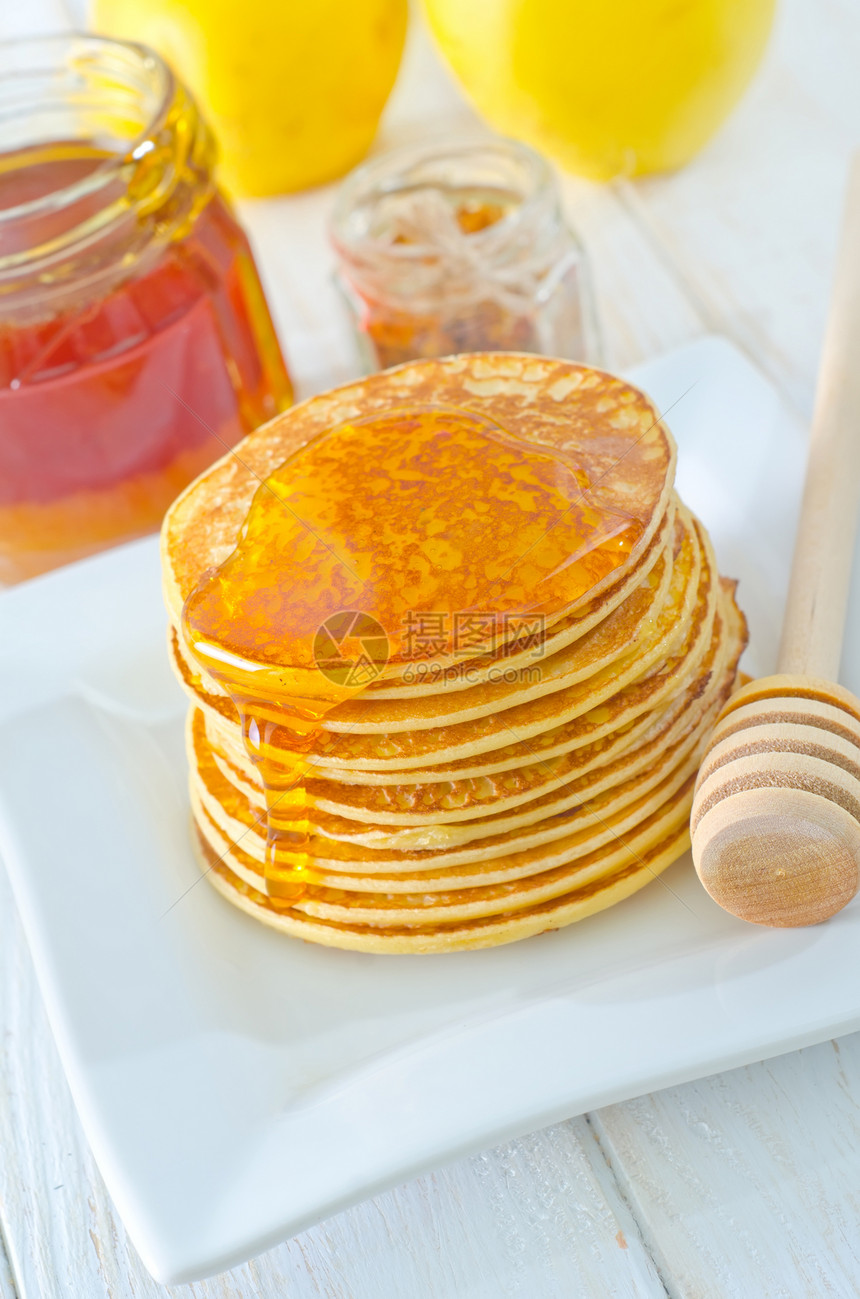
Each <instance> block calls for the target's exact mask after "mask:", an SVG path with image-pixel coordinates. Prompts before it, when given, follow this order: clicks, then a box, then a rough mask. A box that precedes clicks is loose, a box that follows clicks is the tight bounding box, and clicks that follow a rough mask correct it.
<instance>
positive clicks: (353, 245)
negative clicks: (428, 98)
mask: <svg viewBox="0 0 860 1299" xmlns="http://www.w3.org/2000/svg"><path fill="white" fill-rule="evenodd" d="M481 156H483V157H484V158H493V157H495V158H497V159H499V160H500V161H511V160H513V161H514V162H515V163H516V164H518V165H519V166H520V167H521V168H522V169H523V173H524V177H525V183H524V185H523V191H524V192H523V197H522V200H521V201H520V202H518V203H517V204H516V205H515V206H513V207H512V208H511V209H510V211H508V212H506V213H505V215H504V216H503V217H502V218H501V219H500V220H499V221H496V222H494V223H493V224H492V225H488V226H486V227H485V228H484V229H483V230H479V231H475V232H474V233H472V234H470V235H469V239H470V241H471V240H474V241H475V243H476V244H477V245H480V244H485V245H489V244H499V243H504V242H506V241H507V240H508V239H509V238H510V237H513V236H514V235H515V234H516V233H517V232H519V230H520V229H521V228H522V226H523V225H527V224H528V223H529V222H530V221H531V219H532V216H533V215H534V214H535V213H537V212H539V211H540V210H541V209H542V208H543V207H544V206H545V205H546V203H547V201H548V200H555V198H556V186H555V178H554V174H553V170H552V167H551V166H550V164H549V162H548V161H547V159H546V158H544V157H543V155H542V154H540V153H538V152H537V151H536V150H535V149H532V148H531V147H530V146H529V145H527V144H523V143H522V141H520V140H513V139H510V138H509V137H506V136H490V137H483V136H481V137H478V136H476V137H475V138H473V139H468V140H463V141H460V142H458V143H456V144H452V143H451V142H450V140H446V139H444V138H438V137H437V138H432V137H431V138H429V139H426V140H423V141H418V142H416V143H411V144H403V145H399V146H397V147H396V148H393V149H388V150H386V151H385V152H384V153H380V154H378V155H376V156H375V157H372V158H370V159H368V161H367V162H364V163H362V164H361V165H360V166H358V167H356V168H355V170H354V171H352V172H351V173H350V174H349V176H347V178H346V179H345V180H344V181H343V182H342V183H341V186H340V190H339V191H338V195H337V199H336V201H335V206H334V211H333V213H332V216H331V220H330V223H329V235H330V238H331V241H332V243H333V244H334V246H335V248H336V249H337V250H338V252H340V253H341V254H342V255H345V256H349V255H350V254H352V253H356V252H358V251H359V250H360V249H361V248H367V247H368V245H371V246H373V247H374V249H376V250H378V251H380V252H381V251H383V250H384V251H385V253H386V254H387V255H388V256H390V257H391V258H392V260H394V261H398V262H402V263H409V262H412V261H420V260H421V259H422V258H423V257H425V256H426V253H427V248H426V247H425V246H424V245H423V244H418V243H415V244H406V243H402V244H392V243H388V242H386V241H384V240H381V239H377V238H374V237H373V236H372V235H369V234H368V233H366V232H359V231H358V230H356V229H354V228H351V218H352V217H353V214H354V212H355V211H356V209H357V208H358V206H359V205H361V204H365V205H368V204H370V203H372V202H373V201H374V200H377V201H378V200H381V199H384V198H385V197H387V196H389V195H391V194H392V193H395V192H396V188H397V186H396V181H397V179H398V177H404V176H405V175H406V173H407V172H408V171H409V170H410V168H416V167H419V166H422V165H426V164H432V163H434V162H438V163H444V162H450V161H460V160H465V159H469V158H470V157H481Z"/></svg>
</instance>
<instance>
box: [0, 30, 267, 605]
mask: <svg viewBox="0 0 860 1299" xmlns="http://www.w3.org/2000/svg"><path fill="white" fill-rule="evenodd" d="M213 163H214V149H213V144H212V138H211V136H210V134H209V131H208V130H207V128H206V125H205V123H204V122H203V121H202V119H201V117H200V115H199V113H198V111H197V108H196V106H195V104H194V102H193V100H192V99H191V97H190V96H189V95H188V93H187V92H186V91H185V89H184V88H183V87H182V86H181V85H180V84H179V83H178V82H177V81H176V80H175V78H174V76H173V74H172V73H171V72H170V70H169V69H168V67H167V66H166V64H165V63H164V62H163V61H162V60H161V59H160V58H159V57H158V56H157V55H156V54H154V53H153V52H152V51H150V50H148V49H145V48H144V47H143V46H139V45H132V44H123V43H120V42H116V41H107V40H102V39H100V38H96V37H91V36H62V37H49V38H46V39H34V40H24V41H11V42H8V43H5V44H2V45H0V581H6V582H9V581H16V580H19V579H21V578H24V577H29V576H32V575H33V574H35V573H39V572H42V571H44V570H45V569H48V568H53V567H55V566H56V565H58V564H63V563H67V562H69V561H70V560H73V559H77V558H80V557H81V556H83V555H87V554H90V553H92V552H94V551H96V550H100V549H102V548H104V547H105V546H110V545H113V544H115V543H116V542H119V541H125V540H128V539H130V538H132V537H137V536H141V535H143V534H145V533H147V532H150V531H152V530H154V529H155V528H157V527H158V525H159V523H160V521H161V517H162V515H163V513H164V510H165V509H166V507H167V506H168V504H169V503H170V501H171V500H172V499H173V497H174V496H175V495H176V494H177V492H179V491H180V490H181V489H182V488H183V487H184V486H185V485H186V483H188V482H190V480H191V479H192V478H194V477H196V475H197V474H198V473H200V471H201V470H202V469H204V468H205V467H206V466H207V465H208V464H210V463H211V462H212V461H213V460H215V459H217V457H218V456H220V455H223V453H224V451H225V450H227V449H228V448H229V447H231V446H232V445H233V444H234V443H235V442H236V441H238V439H239V438H241V437H243V436H244V435H245V434H246V433H248V432H249V431H250V430H251V429H252V428H254V427H255V426H256V425H257V424H259V423H261V422H262V421H263V420H265V419H268V418H270V417H271V416H272V415H274V414H276V413H277V412H278V411H279V410H281V409H283V408H284V407H285V406H287V405H289V403H290V401H291V399H292V393H291V388H290V382H289V378H288V376H287V371H286V369H285V366H284V362H283V358H282V356H281V352H280V348H279V346H278V342H277V339H276V337H275V333H274V329H273V327H272V322H271V318H270V316H269V312H268V309H267V306H266V302H265V298H264V296H263V291H262V288H261V286H260V281H259V277H258V275H257V270H256V267H255V266H254V261H253V258H252V255H251V251H250V248H249V246H248V242H247V239H246V238H245V235H244V234H243V232H242V230H241V228H240V227H239V225H238V224H237V222H236V219H235V217H234V216H233V214H232V212H231V210H230V207H229V205H228V204H227V202H226V201H225V199H224V198H223V196H222V195H221V194H220V193H219V191H218V189H217V187H216V186H215V183H214V180H213Z"/></svg>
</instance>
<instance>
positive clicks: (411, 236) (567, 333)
mask: <svg viewBox="0 0 860 1299" xmlns="http://www.w3.org/2000/svg"><path fill="white" fill-rule="evenodd" d="M331 239H332V243H333V245H334V248H335V251H336V252H337V254H338V258H339V263H340V266H339V274H338V276H337V280H338V284H339V287H340V289H341V291H342V293H343V296H344V298H345V301H346V304H347V308H348V311H349V314H350V316H351V319H352V322H353V325H354V327H355V330H356V334H357V338H358V342H359V347H360V350H361V354H362V360H363V363H364V365H365V367H366V369H367V370H377V369H385V368H386V367H387V366H390V365H397V364H399V363H400V362H401V361H408V360H411V359H412V358H414V357H428V356H446V355H449V354H451V353H455V352H479V351H514V352H540V353H543V354H545V355H549V356H559V357H565V358H567V359H571V360H577V361H586V362H589V363H591V364H594V363H598V362H599V360H600V347H599V340H598V333H597V325H596V318H595V312H594V305H593V298H592V293H591V286H590V281H589V277H588V269H587V265H586V261H585V256H584V253H583V250H582V247H581V245H580V243H579V241H578V239H577V238H576V237H575V235H574V234H573V232H572V231H571V229H570V228H569V226H568V225H567V224H566V222H565V220H564V217H563V214H562V210H561V202H560V197H559V193H558V188H557V186H556V183H555V179H554V176H553V173H552V171H551V169H550V167H549V165H548V163H547V162H546V161H545V160H544V159H543V158H542V157H541V156H540V154H538V153H535V152H534V150H533V149H530V148H528V147H527V146H526V145H523V144H517V143H515V142H514V141H513V140H496V141H485V142H482V143H476V144H462V145H455V146H453V147H452V146H450V145H445V146H442V145H439V144H422V145H415V146H406V147H405V148H400V149H395V150H392V151H391V152H390V153H386V154H383V155H382V156H381V157H379V158H375V159H373V160H372V161H371V162H369V163H366V164H365V165H364V166H362V167H359V168H358V169H357V170H356V171H354V172H353V173H352V175H351V176H349V177H348V178H347V180H346V181H345V182H344V184H343V185H342V186H341V190H340V193H339V196H338V200H337V203H336V207H335V212H334V216H333V221H332V227H331Z"/></svg>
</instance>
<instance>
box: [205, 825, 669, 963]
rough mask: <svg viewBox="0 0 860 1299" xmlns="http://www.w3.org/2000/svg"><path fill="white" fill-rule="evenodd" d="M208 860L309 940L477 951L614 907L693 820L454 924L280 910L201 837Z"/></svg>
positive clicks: (383, 950) (223, 883)
mask: <svg viewBox="0 0 860 1299" xmlns="http://www.w3.org/2000/svg"><path fill="white" fill-rule="evenodd" d="M196 843H197V846H198V852H199V857H200V863H201V867H202V868H203V870H204V871H205V872H206V878H207V879H209V880H210V882H211V883H212V885H213V887H214V888H216V889H217V890H218V892H220V893H222V894H223V895H224V897H225V898H226V899H227V901H229V902H232V903H233V905H234V906H237V907H239V908H240V910H242V911H245V912H247V913H248V914H249V915H251V916H254V917H255V918H256V919H257V920H261V921H262V922H263V923H264V924H267V925H270V926H271V927H272V928H274V929H277V930H280V932H281V933H284V934H289V935H290V936H291V937H293V938H301V939H304V941H305V942H313V943H320V944H322V945H323V946H326V947H340V948H343V949H345V950H347V951H358V952H374V953H377V954H381V955H385V954H391V955H405V954H412V955H421V956H426V955H430V954H433V953H441V952H462V951H470V950H474V949H476V948H481V947H498V946H500V945H501V944H503V943H513V942H517V941H519V940H521V939H523V938H531V937H533V936H534V935H536V934H542V933H546V932H547V931H549V930H553V929H559V928H561V927H562V926H563V925H569V924H573V923H574V921H577V920H584V919H585V918H586V917H587V916H590V915H594V913H595V912H597V911H602V910H604V908H606V907H610V906H614V905H615V904H617V903H618V902H621V901H623V900H624V899H625V898H628V897H630V896H631V894H633V893H636V892H638V890H639V889H641V888H644V887H645V885H646V884H650V883H651V881H652V880H654V879H656V878H657V877H658V876H659V875H660V874H661V873H662V871H664V870H666V868H667V867H668V866H671V865H672V863H673V862H674V861H676V860H677V859H678V857H680V856H681V854H682V853H684V852H686V850H687V849H688V848H689V846H690V831H689V826H688V825H687V823H686V822H685V823H684V825H683V826H682V827H681V828H680V829H679V830H678V831H677V832H675V833H674V834H672V835H671V836H670V837H669V838H668V839H665V840H663V841H662V842H661V843H660V844H658V845H657V846H656V847H654V848H652V849H650V850H648V851H646V852H644V853H641V854H638V853H635V852H633V851H630V850H628V851H627V860H626V861H625V864H624V865H623V866H620V867H618V868H616V869H615V870H614V871H612V872H611V873H609V874H608V875H606V876H601V877H599V878H598V879H596V880H593V881H592V882H591V883H589V884H585V885H583V886H582V887H580V888H578V889H573V890H572V891H571V892H570V893H567V894H564V895H563V896H562V897H560V898H554V899H551V900H550V901H548V902H543V903H540V904H539V905H537V906H534V907H531V908H525V909H523V910H521V911H517V910H511V911H507V912H503V913H502V914H501V915H498V916H493V917H487V918H483V919H479V920H472V921H470V922H468V923H465V924H463V923H455V924H450V925H447V926H446V925H434V924H432V923H431V924H426V925H410V926H401V927H396V926H392V927H391V928H387V929H384V930H382V929H379V928H376V927H374V926H373V925H364V926H361V925H358V924H354V925H346V924H341V923H338V922H337V921H334V920H323V919H321V918H319V917H312V916H309V915H306V914H304V913H302V912H301V911H298V910H295V909H294V908H291V907H287V906H285V907H283V908H281V909H278V910H276V909H274V907H273V906H272V899H270V898H268V897H266V895H265V894H262V893H260V891H259V890H258V889H255V888H253V887H252V886H251V885H249V884H246V883H245V882H244V881H243V880H240V879H239V877H238V876H236V875H235V874H234V873H233V872H232V871H231V870H230V869H229V867H226V866H225V865H224V864H223V863H221V862H218V861H217V860H216V859H214V857H213V855H212V854H211V850H210V849H208V847H207V846H206V844H205V843H204V842H203V841H202V840H201V839H200V837H199V834H198V836H197V839H196Z"/></svg>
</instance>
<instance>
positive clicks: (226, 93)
mask: <svg viewBox="0 0 860 1299" xmlns="http://www.w3.org/2000/svg"><path fill="white" fill-rule="evenodd" d="M406 18H407V0H243V3H241V4H236V3H235V0H93V19H94V26H95V28H96V30H97V31H99V32H101V33H103V34H104V35H106V36H116V37H121V38H122V39H125V40H134V41H141V42H143V43H144V44H145V45H151V46H152V47H153V49H155V50H157V51H158V52H159V53H160V54H162V55H163V56H164V58H166V59H167V61H168V63H170V64H171V66H172V67H173V68H174V69H175V70H176V72H177V73H178V74H179V76H180V78H181V79H182V80H183V81H184V82H185V84H186V85H187V86H188V87H189V89H190V90H191V91H192V92H193V93H194V95H195V96H196V97H197V100H198V102H199V104H200V106H201V108H202V109H203V112H204V113H205V115H206V117H207V119H208V121H209V123H210V125H211V126H212V128H213V130H214V132H215V134H216V136H217V138H218V143H219V146H220V156H221V166H220V170H219V175H220V178H221V180H222V181H223V183H224V184H225V186H226V187H227V189H229V190H232V191H233V192H234V193H237V194H246V195H264V194H278V193H283V192H285V191H288V190H296V189H304V188H305V187H307V186H309V185H318V184H321V183H323V182H324V181H328V180H332V179H333V178H334V177H336V176H341V175H343V173H344V172H345V171H348V170H349V169H350V167H353V166H354V165H355V164H356V163H357V162H358V161H359V160H360V159H361V158H362V157H363V156H364V154H365V153H366V152H367V150H368V149H369V147H370V144H371V141H372V139H373V136H374V134H375V132H376V127H377V123H378V121H379V117H380V114H381V113H382V110H383V108H384V107H385V101H386V99H387V98H388V95H389V92H390V90H391V87H392V86H393V84H394V79H395V77H396V75H397V68H398V66H399V63H400V55H401V53H402V50H403V40H404V36H405V32H406Z"/></svg>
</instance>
